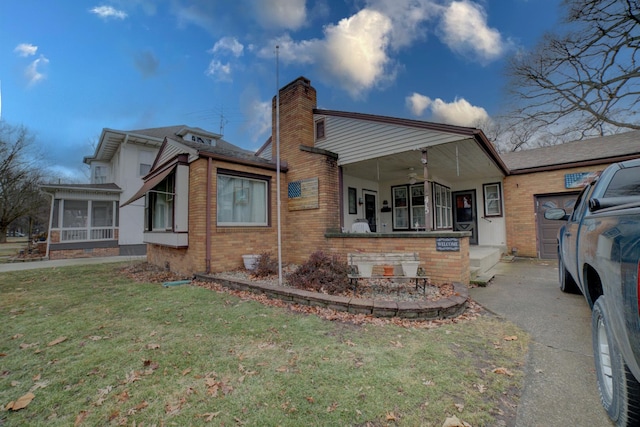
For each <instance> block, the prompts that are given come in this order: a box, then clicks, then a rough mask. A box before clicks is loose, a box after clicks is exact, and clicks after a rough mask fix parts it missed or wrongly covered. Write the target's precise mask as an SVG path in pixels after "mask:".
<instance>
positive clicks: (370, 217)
mask: <svg viewBox="0 0 640 427" xmlns="http://www.w3.org/2000/svg"><path fill="white" fill-rule="evenodd" d="M363 195H364V217H365V218H366V219H367V222H368V223H369V229H370V230H371V232H372V233H375V232H376V212H377V211H378V209H377V208H376V204H377V203H376V193H374V192H373V191H367V190H363Z"/></svg>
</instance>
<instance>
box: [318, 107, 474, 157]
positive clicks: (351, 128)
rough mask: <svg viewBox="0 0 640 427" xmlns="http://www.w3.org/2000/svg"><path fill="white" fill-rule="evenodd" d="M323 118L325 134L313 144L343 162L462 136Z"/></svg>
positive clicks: (431, 144)
mask: <svg viewBox="0 0 640 427" xmlns="http://www.w3.org/2000/svg"><path fill="white" fill-rule="evenodd" d="M322 117H324V121H325V135H326V137H325V138H324V139H322V140H319V141H316V144H315V146H316V147H318V148H322V149H324V150H329V151H331V152H334V153H338V154H339V156H340V157H339V159H338V164H340V165H345V164H349V163H354V162H359V161H363V160H368V159H374V158H377V157H383V156H386V155H391V154H396V153H402V152H405V151H411V150H419V149H421V148H424V147H431V146H435V145H439V144H446V143H449V142H455V141H460V140H463V139H465V138H466V137H463V136H461V135H456V134H451V133H445V132H442V131H432V130H428V129H417V128H411V127H407V126H401V125H391V124H385V123H377V122H372V121H367V120H358V119H353V118H345V117H335V116H316V117H315V118H316V119H319V118H322Z"/></svg>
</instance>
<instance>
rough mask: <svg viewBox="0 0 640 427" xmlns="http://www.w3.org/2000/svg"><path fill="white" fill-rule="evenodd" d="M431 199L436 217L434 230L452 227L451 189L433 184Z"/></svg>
mask: <svg viewBox="0 0 640 427" xmlns="http://www.w3.org/2000/svg"><path fill="white" fill-rule="evenodd" d="M433 199H434V201H433V204H434V208H435V217H436V218H435V219H436V229H450V228H451V227H452V226H451V189H450V188H448V187H445V186H444V185H440V184H438V183H435V182H434V183H433Z"/></svg>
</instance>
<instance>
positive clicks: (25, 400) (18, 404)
mask: <svg viewBox="0 0 640 427" xmlns="http://www.w3.org/2000/svg"><path fill="white" fill-rule="evenodd" d="M35 397H36V395H35V394H33V393H31V392H29V393H27V394H25V395H24V396H21V397H20V398H19V399H18V400H16V401H13V402H9V403H8V404H7V406H6V407H5V409H6V410H7V411H9V410H11V411H19V410H20V409H24V408H26V407H27V406H29V403H31V401H32V400H33V399H34V398H35Z"/></svg>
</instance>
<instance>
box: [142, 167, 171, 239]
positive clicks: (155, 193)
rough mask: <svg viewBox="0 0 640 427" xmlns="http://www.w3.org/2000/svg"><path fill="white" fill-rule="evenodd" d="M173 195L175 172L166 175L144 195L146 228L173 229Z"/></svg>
mask: <svg viewBox="0 0 640 427" xmlns="http://www.w3.org/2000/svg"><path fill="white" fill-rule="evenodd" d="M174 196H175V172H172V173H170V174H169V175H167V177H166V178H165V179H163V180H162V181H160V183H159V184H158V185H156V186H155V187H154V188H153V189H152V190H151V191H149V192H148V193H147V197H145V209H146V210H147V214H146V215H145V219H146V226H145V228H146V230H149V231H172V230H173V199H174Z"/></svg>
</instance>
